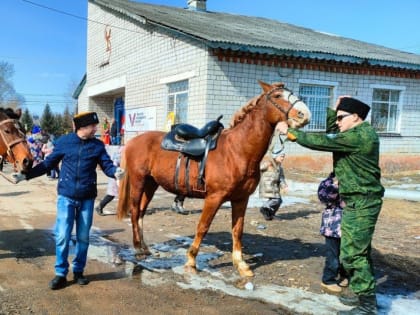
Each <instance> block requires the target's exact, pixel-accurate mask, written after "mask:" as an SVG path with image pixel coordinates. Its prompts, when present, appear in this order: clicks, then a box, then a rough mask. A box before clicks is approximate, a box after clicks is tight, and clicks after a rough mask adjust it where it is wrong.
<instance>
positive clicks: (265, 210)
mask: <svg viewBox="0 0 420 315" xmlns="http://www.w3.org/2000/svg"><path fill="white" fill-rule="evenodd" d="M260 212H261V214H262V215H263V217H264V219H265V220H266V221H271V220H273V217H274V213H273V211H272V210H271V209H270V208H266V207H261V208H260Z"/></svg>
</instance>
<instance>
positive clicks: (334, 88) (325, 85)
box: [298, 79, 338, 132]
mask: <svg viewBox="0 0 420 315" xmlns="http://www.w3.org/2000/svg"><path fill="white" fill-rule="evenodd" d="M298 83H299V89H298V91H299V98H301V99H302V98H303V97H302V95H300V89H301V87H302V86H318V87H322V88H329V89H330V91H331V94H330V97H329V104H328V106H331V104H332V103H333V102H335V100H336V98H337V95H336V93H337V92H336V91H337V86H338V82H334V81H323V80H305V79H300V80H299V81H298ZM306 105H307V106H308V107H309V108H311V107H310V104H306ZM311 112H312V119H313V117H314V113H313V111H312V110H311ZM323 115H324V117H323V118H324V122H323V125H324V127H323V128H322V126H321V128H309V126H310V124H309V125H307V126H305V127H304V128H303V130H305V131H310V132H325V130H326V115H327V109H326V108H325V109H324V114H323Z"/></svg>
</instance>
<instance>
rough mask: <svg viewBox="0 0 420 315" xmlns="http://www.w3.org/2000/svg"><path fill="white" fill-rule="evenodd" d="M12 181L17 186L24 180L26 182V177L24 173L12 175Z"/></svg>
mask: <svg viewBox="0 0 420 315" xmlns="http://www.w3.org/2000/svg"><path fill="white" fill-rule="evenodd" d="M11 176H12V181H13V183H14V184H17V183H19V182H21V181H23V180H26V175H25V174H22V173H12V175H11Z"/></svg>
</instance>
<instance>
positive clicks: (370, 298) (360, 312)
mask: <svg viewBox="0 0 420 315" xmlns="http://www.w3.org/2000/svg"><path fill="white" fill-rule="evenodd" d="M340 300H341V299H340ZM338 314H339V315H376V314H378V305H377V303H376V295H375V294H370V295H359V305H358V306H357V307H355V308H353V309H351V310H349V311H340V312H339V313H338Z"/></svg>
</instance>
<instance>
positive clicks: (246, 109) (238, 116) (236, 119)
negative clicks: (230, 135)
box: [229, 94, 262, 128]
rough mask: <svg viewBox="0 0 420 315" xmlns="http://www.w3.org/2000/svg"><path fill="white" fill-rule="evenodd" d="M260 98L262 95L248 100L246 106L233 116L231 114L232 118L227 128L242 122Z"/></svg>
mask: <svg viewBox="0 0 420 315" xmlns="http://www.w3.org/2000/svg"><path fill="white" fill-rule="evenodd" d="M261 96H262V94H261V95H259V96H255V97H254V98H252V99H250V100H249V101H248V103H247V104H246V105H244V106H242V107H241V108H240V109H239V110H238V111H237V112H236V113H235V114H233V117H232V119H231V121H230V123H229V127H230V128H233V127H235V126H236V125H237V124H239V123H240V122H241V121H243V120H244V118H245V116H246V115H247V114H248V113H249V112H250V111H252V110H253V109H254V108H255V106H256V105H257V103H258V101H259V99H260V98H261Z"/></svg>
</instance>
